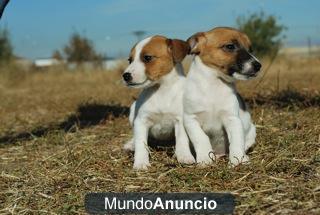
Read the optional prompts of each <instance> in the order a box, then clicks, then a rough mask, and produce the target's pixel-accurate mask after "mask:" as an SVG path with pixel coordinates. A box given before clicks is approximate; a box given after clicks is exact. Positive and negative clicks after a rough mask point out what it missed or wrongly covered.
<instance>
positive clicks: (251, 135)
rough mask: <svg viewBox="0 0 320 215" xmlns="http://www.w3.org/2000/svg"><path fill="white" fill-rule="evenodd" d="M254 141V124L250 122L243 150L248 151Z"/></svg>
mask: <svg viewBox="0 0 320 215" xmlns="http://www.w3.org/2000/svg"><path fill="white" fill-rule="evenodd" d="M255 142H256V126H254V124H251V126H250V128H249V130H248V132H247V134H246V140H245V151H248V150H249V149H250V148H251V147H252V146H253V145H254V144H255Z"/></svg>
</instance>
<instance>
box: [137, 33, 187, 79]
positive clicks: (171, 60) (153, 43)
mask: <svg viewBox="0 0 320 215" xmlns="http://www.w3.org/2000/svg"><path fill="white" fill-rule="evenodd" d="M188 52H189V45H188V44H187V43H186V42H184V41H182V40H176V39H173V40H171V39H167V38H166V37H163V36H154V37H152V38H151V40H150V41H149V42H148V43H147V44H146V45H145V46H144V47H143V48H142V51H141V54H140V59H141V61H142V62H144V56H145V55H149V56H152V60H151V61H150V62H144V64H145V68H146V74H147V76H148V78H149V79H150V80H153V81H155V80H158V79H159V78H161V77H162V76H164V75H166V74H168V73H169V72H170V71H171V70H172V69H173V67H174V66H175V64H176V63H180V62H181V61H182V60H183V59H184V57H185V56H186V55H187V54H188Z"/></svg>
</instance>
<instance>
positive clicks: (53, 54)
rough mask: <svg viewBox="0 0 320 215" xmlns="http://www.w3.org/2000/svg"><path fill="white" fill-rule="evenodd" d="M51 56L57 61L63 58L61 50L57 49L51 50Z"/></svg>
mask: <svg viewBox="0 0 320 215" xmlns="http://www.w3.org/2000/svg"><path fill="white" fill-rule="evenodd" d="M52 58H53V59H56V60H58V61H62V60H63V57H62V54H61V52H60V51H59V50H55V51H53V53H52Z"/></svg>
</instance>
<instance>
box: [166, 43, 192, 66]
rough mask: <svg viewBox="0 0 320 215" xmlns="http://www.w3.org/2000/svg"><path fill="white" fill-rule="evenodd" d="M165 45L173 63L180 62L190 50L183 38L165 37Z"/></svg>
mask: <svg viewBox="0 0 320 215" xmlns="http://www.w3.org/2000/svg"><path fill="white" fill-rule="evenodd" d="M167 45H168V48H169V52H170V53H172V58H173V61H174V62H175V63H180V62H181V61H182V60H183V59H184V57H185V56H186V55H187V54H188V53H189V51H190V47H189V44H188V43H187V42H185V41H183V40H178V39H167Z"/></svg>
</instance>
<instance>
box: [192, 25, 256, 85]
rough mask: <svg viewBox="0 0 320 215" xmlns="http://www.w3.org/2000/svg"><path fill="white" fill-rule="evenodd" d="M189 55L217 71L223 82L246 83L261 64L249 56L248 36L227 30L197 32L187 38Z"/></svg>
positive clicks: (222, 28)
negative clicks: (193, 55) (243, 81)
mask: <svg viewBox="0 0 320 215" xmlns="http://www.w3.org/2000/svg"><path fill="white" fill-rule="evenodd" d="M188 43H189V44H190V46H191V51H190V53H191V54H195V55H197V56H199V58H200V59H201V61H202V62H203V64H205V65H206V66H208V67H211V68H213V69H215V70H217V71H219V73H220V74H219V75H221V77H222V78H225V79H226V80H229V81H230V80H233V79H240V80H247V79H250V78H253V77H255V76H257V74H258V72H259V70H260V68H261V64H260V62H259V61H258V60H257V58H256V57H254V56H253V55H252V54H250V50H251V42H250V40H249V38H248V36H247V35H246V34H244V33H242V32H240V31H238V30H236V29H233V28H228V27H219V28H215V29H213V30H211V31H208V32H201V33H197V34H195V35H193V36H192V37H190V38H189V39H188Z"/></svg>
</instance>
